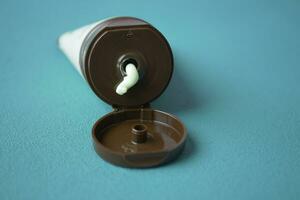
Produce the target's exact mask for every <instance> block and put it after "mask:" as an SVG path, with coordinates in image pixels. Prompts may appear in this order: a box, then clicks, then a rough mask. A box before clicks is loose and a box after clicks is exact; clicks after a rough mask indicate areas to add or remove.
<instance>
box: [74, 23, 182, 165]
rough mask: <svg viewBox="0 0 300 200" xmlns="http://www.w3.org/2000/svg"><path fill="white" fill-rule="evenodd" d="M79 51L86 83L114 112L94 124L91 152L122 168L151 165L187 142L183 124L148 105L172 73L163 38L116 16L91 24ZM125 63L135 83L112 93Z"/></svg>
mask: <svg viewBox="0 0 300 200" xmlns="http://www.w3.org/2000/svg"><path fill="white" fill-rule="evenodd" d="M80 53H81V56H80V65H81V70H82V72H83V74H84V76H85V78H86V80H87V81H88V83H89V85H90V86H91V88H92V89H93V91H94V92H95V94H96V95H97V96H98V97H100V98H101V99H102V100H104V101H105V102H107V103H109V104H110V105H112V106H113V107H114V108H116V110H115V111H114V112H112V113H109V114H107V115H105V116H104V117H102V118H101V119H99V120H98V121H97V122H96V123H95V125H94V128H93V131H92V132H93V140H94V147H95V150H96V152H97V153H98V154H99V155H100V156H101V157H102V158H104V159H105V160H107V161H109V162H111V163H114V164H117V165H121V166H125V167H150V166H156V165H159V164H162V163H165V162H168V161H170V160H172V159H173V158H175V156H176V155H178V153H179V152H180V151H181V150H182V148H183V146H184V142H185V138H186V131H185V128H184V126H183V124H182V123H181V122H180V120H178V119H177V118H176V117H174V116H172V115H170V114H168V113H164V112H162V111H158V110H153V109H151V108H150V107H149V106H148V105H149V103H150V102H151V101H153V100H154V99H155V98H157V97H158V96H159V95H160V94H161V93H162V92H163V91H164V90H165V88H166V87H167V85H168V83H169V81H170V79H171V76H172V73H173V55H172V51H171V48H170V45H169V44H168V42H167V40H166V39H165V37H164V36H163V35H162V34H161V33H160V32H159V31H158V30H157V29H155V28H154V27H153V26H152V25H150V24H149V23H147V22H145V21H143V20H140V19H137V18H132V17H117V18H112V19H108V20H105V21H103V22H101V23H99V24H98V25H96V26H95V27H94V28H93V30H92V31H91V32H90V33H89V34H88V36H87V37H86V38H85V40H84V43H83V45H82V48H81V52H80ZM128 63H133V64H134V65H135V66H136V68H137V71H138V74H139V80H138V82H137V83H136V84H135V85H134V86H133V87H132V88H130V90H128V92H127V93H126V94H124V95H119V94H117V93H116V91H115V89H116V86H117V85H118V84H119V83H120V82H121V81H122V79H123V77H124V76H125V75H126V72H125V69H124V67H125V66H126V65H127V64H128Z"/></svg>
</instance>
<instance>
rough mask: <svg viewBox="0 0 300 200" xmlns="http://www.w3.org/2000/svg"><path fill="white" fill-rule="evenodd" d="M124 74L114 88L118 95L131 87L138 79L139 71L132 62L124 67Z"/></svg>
mask: <svg viewBox="0 0 300 200" xmlns="http://www.w3.org/2000/svg"><path fill="white" fill-rule="evenodd" d="M125 72H126V76H125V77H124V78H123V81H122V82H121V83H119V85H118V86H117V88H116V93H117V94H118V95H124V94H125V93H126V92H127V91H128V90H129V89H130V88H132V87H133V86H134V85H135V84H136V83H137V82H138V80H139V73H138V71H137V69H136V66H135V65H134V64H132V63H128V64H127V65H126V67H125Z"/></svg>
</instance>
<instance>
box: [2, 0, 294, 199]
mask: <svg viewBox="0 0 300 200" xmlns="http://www.w3.org/2000/svg"><path fill="white" fill-rule="evenodd" d="M122 15H129V16H135V17H139V18H142V19H145V20H147V21H149V22H150V23H152V24H153V25H154V26H156V27H157V28H158V29H159V30H160V31H161V32H162V33H163V34H164V35H165V36H166V38H167V39H168V40H169V42H170V44H171V46H172V49H173V52H174V56H175V74H174V77H173V79H172V81H171V83H170V85H169V87H168V89H167V90H166V91H165V93H164V94H163V95H162V96H161V97H160V98H159V99H157V100H156V101H155V102H153V103H152V106H153V107H155V108H159V109H161V110H164V111H168V112H171V113H173V114H175V115H177V116H178V117H179V118H181V119H182V120H183V122H184V123H185V125H186V127H187V129H188V132H189V139H188V142H187V146H186V149H185V151H184V153H183V154H182V155H181V157H180V158H179V159H178V160H177V161H176V162H173V163H171V164H169V165H165V166H162V167H159V168H154V169H147V170H136V169H124V168H119V167H115V166H112V165H110V164H108V163H106V162H104V161H103V160H101V159H100V158H99V157H98V156H97V155H96V153H95V152H94V150H93V148H92V145H91V133H90V130H91V127H92V125H93V123H94V122H95V121H96V120H97V119H98V118H99V117H101V116H103V115H104V114H106V113H108V112H110V111H111V108H110V106H108V105H106V104H105V103H104V102H102V101H101V100H100V99H98V98H97V97H96V96H95V95H94V94H93V92H92V91H91V90H90V89H89V87H88V85H87V84H86V83H85V82H84V81H83V80H82V79H81V77H80V76H79V75H78V73H77V72H76V71H75V70H74V68H73V67H72V66H71V64H70V63H69V61H68V60H67V59H66V58H65V56H64V55H63V54H62V53H61V52H60V51H59V50H58V48H57V37H58V36H59V35H60V34H61V33H63V32H65V31H68V30H72V29H74V28H77V27H80V26H81V25H85V24H88V23H90V22H93V21H96V20H99V19H102V18H106V17H110V16H122ZM0 25H1V28H0V44H1V47H0V199H1V200H6V199H17V200H18V199H30V200H35V199H105V200H110V199H130V200H134V199H145V200H147V199H149V200H150V199H151V200H156V199H211V200H214V199H264V200H265V199H272V200H276V199H289V200H293V199H295V200H296V199H299V198H300V189H299V188H300V135H299V134H300V38H299V36H300V2H299V1H296V0H294V1H293V0H290V1H271V0H270V1H239V0H236V1H212V0H207V1H191V0H185V1H178V2H176V1H166V0H160V1H138V0H136V1H129V0H126V1H121V0H120V1H113V0H107V1H100V0H98V1H97V0H82V1H77V2H76V1H73V0H69V1H58V0H57V1H50V0H48V1H40V0H27V1H25V0H24V1H21V0H20V1H15V0H1V2H0Z"/></svg>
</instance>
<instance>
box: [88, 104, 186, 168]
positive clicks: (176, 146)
mask: <svg viewBox="0 0 300 200" xmlns="http://www.w3.org/2000/svg"><path fill="white" fill-rule="evenodd" d="M92 132H93V140H94V148H95V150H96V152H97V153H98V154H99V155H100V156H101V157H102V158H104V159H105V160H107V161H109V162H111V163H113V164H115V165H119V166H123V167H139V168H145V167H154V166H157V165H161V164H164V163H167V162H169V161H171V160H173V159H174V158H176V156H177V155H178V154H179V153H180V152H181V151H182V149H183V147H184V143H185V140H186V130H185V127H184V125H183V124H182V123H181V122H180V120H178V119H177V118H176V117H174V116H172V115H170V114H168V113H165V112H162V111H158V110H152V109H149V108H146V109H123V110H120V111H115V112H112V113H109V114H107V115H105V116H104V117H102V118H101V119H99V120H98V121H97V122H96V123H95V125H94V127H93V131H92ZM136 132H138V136H137V135H136V134H137V133H136Z"/></svg>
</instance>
